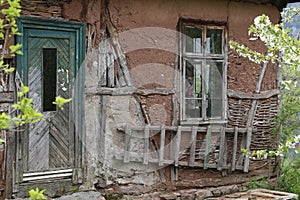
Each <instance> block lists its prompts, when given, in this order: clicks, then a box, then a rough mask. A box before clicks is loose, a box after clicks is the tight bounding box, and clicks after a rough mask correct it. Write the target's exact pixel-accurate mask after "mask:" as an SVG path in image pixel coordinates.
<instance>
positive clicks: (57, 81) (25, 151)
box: [14, 18, 84, 197]
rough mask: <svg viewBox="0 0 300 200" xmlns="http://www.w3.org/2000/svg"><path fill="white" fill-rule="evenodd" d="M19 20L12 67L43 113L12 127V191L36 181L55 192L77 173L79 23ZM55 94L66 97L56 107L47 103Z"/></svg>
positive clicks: (81, 45) (80, 82) (81, 44)
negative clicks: (17, 53) (19, 52)
mask: <svg viewBox="0 0 300 200" xmlns="http://www.w3.org/2000/svg"><path fill="white" fill-rule="evenodd" d="M19 26H20V30H21V33H22V36H21V37H19V38H18V41H19V43H21V44H22V45H23V49H22V51H23V56H20V57H18V63H17V65H18V72H19V74H20V75H21V77H22V81H23V82H24V84H25V85H28V86H29V88H30V91H29V94H28V97H30V98H32V99H33V104H34V108H35V109H36V110H38V111H39V112H42V113H43V114H44V117H45V119H44V120H42V121H40V122H37V123H35V124H33V125H29V126H28V127H26V130H25V131H20V132H19V133H18V136H17V151H16V168H15V172H14V173H15V174H16V178H15V180H14V183H15V184H14V185H15V191H16V192H17V193H18V194H17V195H16V196H19V197H23V196H24V195H23V194H21V193H23V192H26V190H28V189H29V188H30V187H28V186H32V185H35V184H37V183H38V185H39V187H42V189H46V190H48V191H51V193H52V194H54V195H59V194H58V193H57V192H58V191H62V190H63V191H64V192H66V191H67V190H68V189H65V188H62V187H66V186H67V185H68V184H69V185H68V186H71V185H72V184H74V183H77V182H78V180H79V179H80V177H79V176H80V174H81V173H80V171H81V170H80V169H81V163H82V159H81V158H82V156H81V154H82V151H81V149H82V147H81V146H82V144H81V140H80V139H81V138H82V137H81V134H82V120H83V119H82V112H83V102H82V99H83V97H82V96H83V89H82V88H83V67H81V62H82V60H83V55H84V49H83V48H84V42H83V41H84V31H83V29H84V26H83V24H81V23H72V22H65V21H54V20H40V19H32V18H22V19H21V21H20V23H19ZM56 96H61V97H64V98H72V102H71V103H69V104H66V105H64V107H63V110H61V109H59V108H58V107H56V106H55V105H54V104H53V103H52V102H53V101H54V100H55V97H56ZM61 181H64V182H63V183H62V182H61ZM66 182H68V184H67V183H66ZM43 183H44V184H43ZM50 185H51V186H50ZM25 186H26V187H25ZM73 189H74V188H73Z"/></svg>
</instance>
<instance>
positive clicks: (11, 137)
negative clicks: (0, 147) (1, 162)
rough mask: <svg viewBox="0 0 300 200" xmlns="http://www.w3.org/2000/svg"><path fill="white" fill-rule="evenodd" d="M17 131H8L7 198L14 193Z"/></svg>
mask: <svg viewBox="0 0 300 200" xmlns="http://www.w3.org/2000/svg"><path fill="white" fill-rule="evenodd" d="M16 141H17V140H16V133H15V132H8V133H7V135H6V147H7V149H5V154H6V155H5V158H6V164H5V198H6V199H10V198H11V195H12V193H13V184H14V178H16V177H14V170H15V167H14V163H15V161H16V150H17V148H16Z"/></svg>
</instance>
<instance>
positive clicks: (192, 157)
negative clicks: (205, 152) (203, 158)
mask: <svg viewBox="0 0 300 200" xmlns="http://www.w3.org/2000/svg"><path fill="white" fill-rule="evenodd" d="M197 129H198V127H197V126H193V128H192V135H191V147H190V162H189V165H190V166H194V165H195V151H196V139H197Z"/></svg>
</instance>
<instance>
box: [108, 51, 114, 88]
mask: <svg viewBox="0 0 300 200" xmlns="http://www.w3.org/2000/svg"><path fill="white" fill-rule="evenodd" d="M107 74H108V80H107V86H108V87H112V88H113V87H114V86H115V65H114V57H113V55H112V53H111V52H110V53H109V54H108V57H107Z"/></svg>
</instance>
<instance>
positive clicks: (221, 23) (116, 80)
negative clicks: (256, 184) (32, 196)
mask: <svg viewBox="0 0 300 200" xmlns="http://www.w3.org/2000/svg"><path fill="white" fill-rule="evenodd" d="M288 2H289V1H272V0H259V1H255V0H242V1H234V0H232V1H231V0H202V1H196V0H188V1H175V0H166V1H162V0H154V1H144V0H103V1H101V0H62V1H56V0H47V1H44V0H37V1H32V0H22V1H21V4H22V17H21V18H20V19H19V20H18V26H19V30H20V32H21V33H22V35H21V36H18V37H17V38H16V40H15V42H18V43H21V44H22V45H23V47H22V51H23V53H24V55H23V56H19V57H17V58H16V60H13V59H10V58H8V60H9V61H11V62H14V61H16V62H15V63H16V68H17V74H16V75H15V76H11V78H12V79H13V80H14V81H13V82H16V83H17V84H13V82H10V81H7V87H5V88H4V87H3V92H13V91H15V90H16V88H17V87H18V84H19V83H20V82H23V83H25V84H26V85H29V87H30V89H31V90H30V92H29V97H31V98H33V100H34V105H35V107H36V109H38V110H39V111H41V112H43V114H44V115H45V116H46V120H43V121H41V122H39V123H36V124H34V125H33V126H30V127H28V128H26V129H25V131H24V130H22V131H18V132H13V131H10V132H8V134H7V138H6V139H7V146H6V159H5V160H6V162H5V166H6V169H5V185H6V186H5V187H6V190H5V194H6V197H7V198H10V197H11V196H14V197H24V196H26V194H27V191H28V190H29V189H31V188H35V187H36V186H38V187H39V188H41V189H46V193H47V194H48V195H49V196H57V195H61V194H64V193H72V192H76V191H79V190H91V189H99V190H102V191H106V192H107V191H111V190H110V189H111V188H113V189H114V192H120V193H128V194H140V193H146V192H151V191H157V190H158V191H159V190H176V189H183V188H207V187H218V186H225V185H240V184H242V183H245V182H247V181H248V180H249V179H250V178H251V177H255V176H260V177H272V176H274V175H275V174H276V170H275V166H276V164H277V161H276V159H274V158H267V159H259V160H252V159H250V158H249V157H248V156H243V155H242V152H241V148H245V149H248V150H259V149H265V148H272V147H274V145H275V144H276V142H277V141H278V138H277V137H274V135H272V129H273V127H274V125H275V123H274V121H273V119H274V117H276V116H277V115H278V112H279V109H280V91H279V88H280V72H279V68H278V66H277V65H275V64H268V65H267V64H265V65H261V64H255V63H252V62H250V61H248V60H247V59H244V58H241V57H239V56H238V55H237V54H235V53H234V52H232V51H231V50H230V49H229V47H228V41H229V40H235V41H238V42H241V43H244V44H246V45H248V46H250V47H251V48H254V49H256V50H260V51H264V46H263V44H261V43H259V42H253V41H252V42H251V41H249V40H248V27H249V25H250V24H251V23H252V22H253V19H254V18H255V17H256V16H258V15H260V14H263V13H264V14H266V15H268V16H270V18H271V20H272V21H273V22H274V23H277V22H279V21H280V11H281V10H282V9H283V7H284V6H286V4H287V3H288ZM12 79H10V80H12ZM58 95H60V96H63V97H65V98H72V99H73V100H72V103H70V104H68V105H66V106H65V108H64V110H58V109H57V108H56V107H55V106H53V105H52V104H51V102H52V101H53V99H54V98H55V96H58ZM11 96H13V95H11ZM6 103H10V102H6ZM4 108H6V109H8V106H7V105H4V104H2V109H4Z"/></svg>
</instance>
